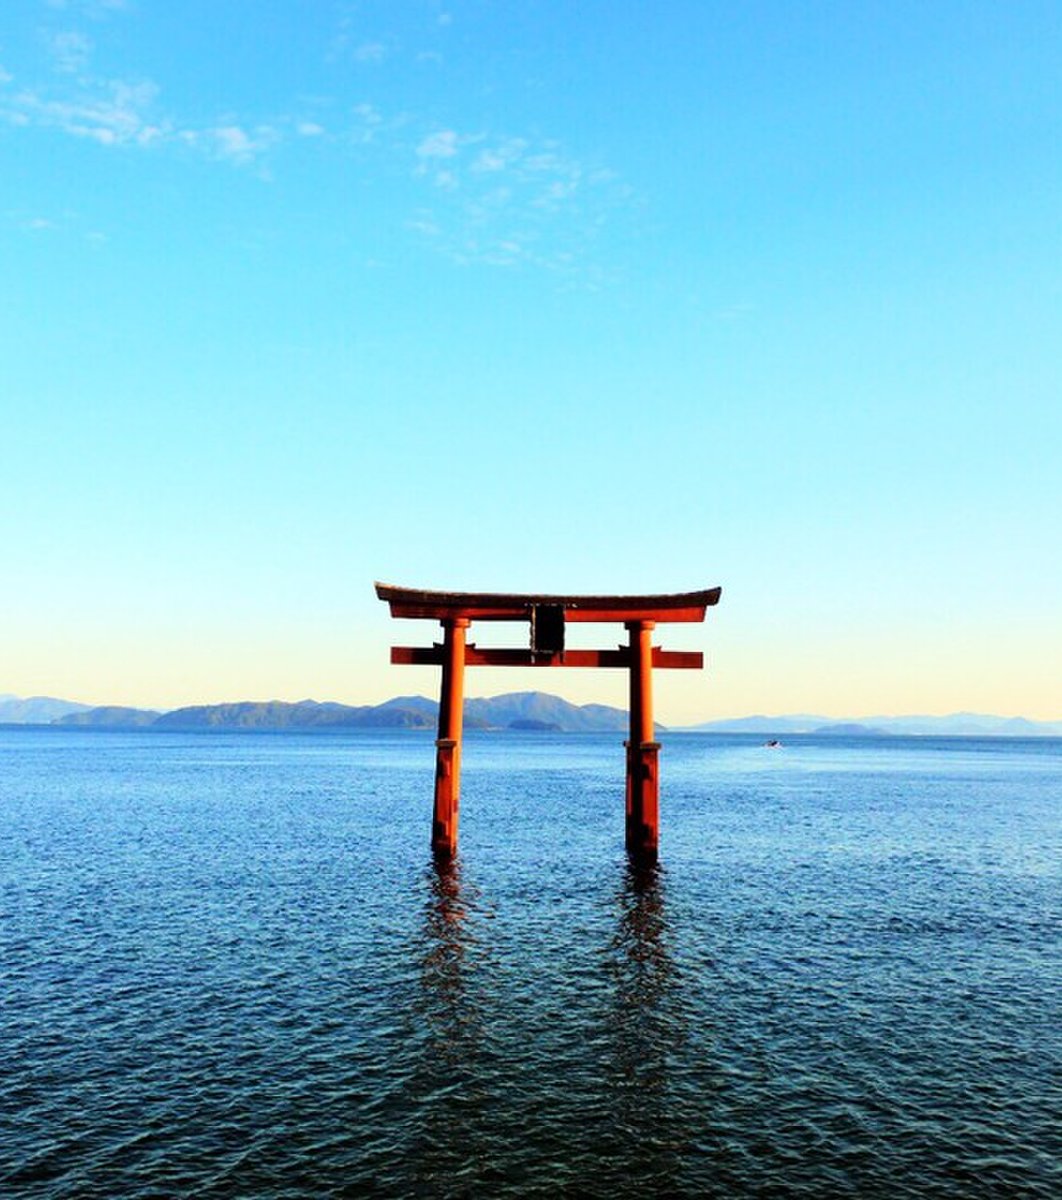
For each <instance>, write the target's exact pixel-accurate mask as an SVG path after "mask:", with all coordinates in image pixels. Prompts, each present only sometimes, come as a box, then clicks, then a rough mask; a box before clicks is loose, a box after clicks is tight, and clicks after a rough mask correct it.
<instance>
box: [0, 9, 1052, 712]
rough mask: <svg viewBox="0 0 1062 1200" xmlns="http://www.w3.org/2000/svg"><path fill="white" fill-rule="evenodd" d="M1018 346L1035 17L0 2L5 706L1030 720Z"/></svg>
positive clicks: (1028, 314) (1033, 339) (1039, 108)
mask: <svg viewBox="0 0 1062 1200" xmlns="http://www.w3.org/2000/svg"><path fill="white" fill-rule="evenodd" d="M1060 304H1062V6H1060V5H1059V4H1057V3H1046V2H1045V3H1036V2H1032V0H1014V2H1013V3H1008V4H999V3H979V2H977V0H973V2H965V3H957V2H953V0H941V2H940V3H936V4H932V5H926V4H916V3H911V2H908V0H895V2H891V3H859V4H855V3H851V4H846V3H833V2H830V3H824V4H816V5H793V4H787V3H782V2H767V0H752V2H750V3H741V4H738V3H703V2H692V0H674V2H672V3H667V4H650V3H648V2H634V0H613V2H610V3H605V2H604V0H588V2H587V3H582V4H578V5H572V4H565V3H560V2H558V0H524V2H523V3H520V4H502V3H492V2H490V0H455V2H453V3H445V2H442V0H439V2H436V0H398V2H395V0H391V2H383V0H361V2H357V3H318V4H312V5H300V4H295V3H293V2H291V0H276V2H275V3H270V4H268V5H252V4H248V3H238V2H231V0H230V2H225V0H222V2H221V3H210V4H207V3H204V2H202V0H189V2H188V3H183V4H180V5H163V4H161V3H158V2H157V0H13V2H12V3H10V4H8V5H6V6H5V8H4V12H3V15H2V16H0V470H2V478H3V499H4V502H3V505H2V506H0V547H2V558H0V562H2V564H3V565H2V567H0V596H2V598H3V621H2V624H0V692H2V693H13V694H17V695H21V696H30V695H42V694H43V695H52V696H59V697H63V698H67V699H73V700H79V701H82V702H86V703H94V704H130V705H137V706H143V707H159V708H172V707H177V706H179V705H183V704H193V703H216V702H221V701H234V700H244V699H255V700H265V699H274V698H275V699H282V700H299V699H303V698H306V697H313V698H315V699H318V700H338V701H342V702H345V703H350V704H367V703H376V702H379V701H381V700H384V699H387V698H388V697H391V696H394V695H399V694H410V693H422V694H425V695H429V696H435V695H436V694H437V686H438V681H437V674H436V672H435V671H434V670H431V669H424V668H416V669H414V668H410V667H391V666H390V664H389V660H388V648H389V647H390V646H391V645H392V644H405V645H418V644H419V645H426V644H429V643H430V642H431V641H432V640H434V638H435V637H436V636H437V632H438V631H437V628H435V627H433V626H432V624H431V623H427V622H409V621H403V622H398V621H392V620H391V619H390V617H389V616H388V613H387V609H386V607H385V606H384V605H383V604H381V603H380V602H379V601H378V600H377V599H376V597H375V594H374V590H373V581H374V580H383V581H385V582H389V583H396V584H403V585H408V586H414V587H424V588H439V589H456V590H483V591H513V592H519V591H527V592H562V593H579V592H591V593H609V592H673V591H686V590H692V589H698V588H705V587H710V586H715V585H721V587H722V589H723V594H722V599H721V602H720V604H719V606H718V607H717V608H715V609H710V610H709V612H708V619H707V621H706V623H705V624H704V625H700V626H681V625H661V626H659V627H658V631H657V637H656V639H655V640H656V641H657V642H658V643H659V644H660V645H663V646H665V647H672V648H675V649H702V650H704V651H705V654H706V658H707V660H708V669H707V670H706V671H705V672H686V671H680V672H665V671H660V672H657V673H656V676H655V688H656V703H657V715H658V717H659V719H660V720H661V721H662V722H664V723H673V724H683V723H692V722H695V721H702V720H709V719H712V718H716V717H727V716H740V715H745V714H748V713H761V712H762V713H771V714H777V713H784V712H811V713H821V714H823V715H826V716H836V717H859V716H865V715H871V714H890V713H895V714H899V713H927V714H932V713H947V712H954V711H960V710H962V711H976V712H991V713H998V714H1001V715H1022V716H1026V717H1029V718H1032V719H1041V720H1059V719H1062V683H1060V680H1062V631H1060V614H1062V555H1060V553H1059V526H1060V519H1062V404H1060V399H1062V396H1060V381H1062V370H1060V367H1062V321H1060ZM621 635H622V630H620V629H619V628H617V627H611V626H600V627H593V628H591V627H583V628H580V629H578V630H572V632H571V634H570V638H571V641H572V643H573V644H576V645H586V646H595V645H597V646H602V647H609V646H612V645H615V644H616V642H617V640H618V638H619V637H620V636H621ZM522 636H524V635H523V631H522V630H519V631H511V632H510V633H509V634H505V633H503V631H502V630H500V629H497V628H494V627H490V626H481V627H474V628H473V633H472V637H473V640H475V641H477V642H479V643H480V644H482V645H489V644H502V640H503V638H504V640H505V644H512V642H513V639H514V638H515V639H519V638H520V637H522ZM529 689H537V690H542V691H548V692H554V693H557V694H559V695H563V696H565V697H567V698H569V699H571V700H573V701H576V702H579V703H586V702H589V701H598V702H602V703H608V704H618V705H623V704H625V702H626V679H625V676H624V674H623V673H622V672H611V673H609V672H604V671H598V672H595V671H578V670H570V671H568V670H554V671H541V670H539V671H532V670H525V671H502V670H491V669H473V670H472V671H470V674H469V679H468V682H467V692H468V694H469V695H494V694H498V693H500V692H505V691H515V690H529Z"/></svg>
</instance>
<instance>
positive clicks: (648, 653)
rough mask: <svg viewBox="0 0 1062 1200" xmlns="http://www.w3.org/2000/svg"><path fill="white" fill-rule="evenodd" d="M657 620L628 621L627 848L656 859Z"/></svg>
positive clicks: (658, 800) (657, 812)
mask: <svg viewBox="0 0 1062 1200" xmlns="http://www.w3.org/2000/svg"><path fill="white" fill-rule="evenodd" d="M655 624H656V623H655V622H654V621H628V622H627V629H628V631H629V632H630V646H631V655H630V658H631V661H630V721H631V732H630V738H629V739H628V741H627V743H626V746H627V804H626V809H627V813H626V816H627V820H626V842H627V850H628V851H629V853H630V854H631V855H632V856H633V857H635V858H639V859H642V860H648V861H653V860H655V859H656V857H657V853H658V849H659V845H660V772H659V769H658V765H659V764H658V762H657V759H658V756H659V753H660V743H659V742H657V741H655V740H654V730H653V647H652V643H651V638H652V633H653V629H654V627H655Z"/></svg>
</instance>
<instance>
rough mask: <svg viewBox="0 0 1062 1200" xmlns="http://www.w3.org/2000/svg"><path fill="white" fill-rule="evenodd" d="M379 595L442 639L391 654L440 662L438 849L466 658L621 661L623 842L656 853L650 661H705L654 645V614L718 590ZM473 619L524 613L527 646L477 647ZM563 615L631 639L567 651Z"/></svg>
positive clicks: (700, 616) (449, 830)
mask: <svg viewBox="0 0 1062 1200" xmlns="http://www.w3.org/2000/svg"><path fill="white" fill-rule="evenodd" d="M376 594H377V596H378V597H379V598H380V599H381V600H385V601H386V602H387V603H388V604H389V605H390V606H391V616H393V617H411V618H420V619H427V620H435V621H439V622H440V624H441V625H442V628H443V641H442V643H438V642H436V643H435V644H434V645H433V646H424V647H418V646H394V647H392V649H391V662H393V663H410V664H416V665H429V664H438V665H439V666H441V667H442V689H441V693H440V699H439V737H438V740H437V741H436V743H435V745H436V754H435V812H434V818H433V821H432V834H431V844H432V849H433V850H434V851H435V853H436V854H438V855H441V856H442V857H448V856H450V855H452V854H453V853H454V852H455V851H456V849H457V821H458V813H459V799H460V786H461V779H460V773H461V726H462V716H463V710H464V676H465V666H466V665H467V666H496V667H626V668H627V669H628V670H629V672H630V739H629V740H628V742H627V793H626V795H627V801H626V811H627V821H626V830H627V833H626V840H627V850H628V851H629V852H630V854H631V855H632V856H633V857H635V858H637V859H641V860H646V861H652V860H654V859H655V858H656V856H657V846H658V842H659V834H660V815H659V777H658V771H657V754H658V752H659V750H660V744H659V743H658V742H656V741H654V740H653V690H652V668H653V667H687V668H694V669H699V668H701V667H703V666H704V656H703V655H702V654H701V653H700V652H699V651H675V650H661V649H660V648H659V647H658V646H653V645H652V641H651V639H652V631H653V629H654V627H655V625H656V623H657V622H658V621H703V620H704V614H705V609H706V608H707V607H708V606H709V605H713V604H718V603H719V594H720V589H719V588H709V589H707V590H706V591H701V592H681V593H678V594H676V595H667V596H540V595H505V594H499V593H494V592H425V591H416V590H414V589H412V588H400V587H392V586H390V585H388V584H383V583H378V584H377V585H376ZM473 621H526V622H527V623H528V624H529V626H530V629H531V645H530V648H529V649H528V650H510V649H495V650H492V649H482V650H481V649H480V648H479V647H477V646H475V645H472V644H470V643H469V642H468V641H467V631H468V627H469V626H470V625H471V623H472V622H473ZM569 621H578V622H607V621H618V622H622V624H623V625H624V626H625V627H626V629H627V631H628V633H629V635H630V640H629V644H628V645H627V646H620V647H619V648H618V649H616V650H566V649H565V647H564V629H565V624H566V623H567V622H569Z"/></svg>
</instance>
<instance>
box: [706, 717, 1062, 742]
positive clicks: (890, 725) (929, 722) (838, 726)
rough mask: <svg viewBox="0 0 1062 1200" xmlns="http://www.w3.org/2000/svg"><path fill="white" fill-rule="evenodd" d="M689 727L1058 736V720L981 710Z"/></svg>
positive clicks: (740, 720) (1061, 730) (741, 720)
mask: <svg viewBox="0 0 1062 1200" xmlns="http://www.w3.org/2000/svg"><path fill="white" fill-rule="evenodd" d="M690 728H691V729H695V730H699V731H703V732H706V733H763V734H773V735H774V736H775V737H777V736H778V735H779V734H793V733H815V734H836V735H838V736H848V737H857V736H864V737H889V736H912V735H914V736H928V737H933V736H936V737H1062V721H1030V720H1028V719H1027V718H1025V717H994V716H990V715H988V714H985V713H951V714H949V715H948V716H944V717H929V716H913V717H860V718H859V719H858V720H854V721H853V720H841V721H839V720H837V719H836V718H835V717H817V716H812V715H809V714H796V715H792V714H789V715H785V716H777V717H768V716H754V717H737V718H734V719H732V720H726V721H705V722H703V723H702V724H700V725H693V726H691V727H690Z"/></svg>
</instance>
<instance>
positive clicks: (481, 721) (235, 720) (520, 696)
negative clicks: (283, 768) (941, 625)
mask: <svg viewBox="0 0 1062 1200" xmlns="http://www.w3.org/2000/svg"><path fill="white" fill-rule="evenodd" d="M438 713H439V705H438V702H437V701H435V700H429V699H428V698H427V697H425V696H396V697H395V698H394V699H392V700H387V701H385V702H384V703H383V704H366V705H349V704H338V703H335V702H334V701H326V702H323V703H319V702H318V701H316V700H301V701H299V702H298V703H295V704H292V703H288V702H286V701H282V700H269V701H250V700H247V701H242V702H240V703H236V704H207V705H193V706H191V707H188V708H177V709H174V710H173V711H172V712H156V711H154V710H152V709H143V708H127V707H122V706H116V705H106V706H103V707H98V708H93V707H92V706H91V705H88V704H78V703H76V702H75V701H72V700H59V699H56V698H54V697H51V696H30V697H28V698H20V697H18V696H11V695H0V724H6V725H63V726H81V727H93V728H101V729H143V728H151V729H292V730H314V729H322V730H323V729H357V728H361V729H372V728H376V729H381V728H388V729H434V728H435V725H436V721H437V720H438ZM465 725H466V727H468V728H471V729H522V730H527V731H540V732H545V731H556V732H570V733H593V732H604V733H619V732H625V731H626V729H627V713H626V712H625V711H624V710H623V709H620V708H610V707H609V706H608V705H605V704H582V705H578V704H570V703H569V702H568V701H567V700H562V699H561V698H560V697H559V696H550V695H548V694H546V693H545V692H512V693H509V694H507V695H504V696H493V697H491V698H489V699H485V698H484V699H471V700H466V701H465ZM658 728H659V729H661V730H662V729H663V726H658ZM688 728H689V729H690V730H692V731H704V732H708V733H750V734H762V735H767V736H773V737H779V736H783V735H790V734H800V733H814V734H819V735H837V736H865V737H888V736H895V735H912V734H914V735H926V736H937V737H949V736H972V737H1062V721H1030V720H1027V719H1026V718H1024V717H996V716H990V715H986V714H982V713H952V714H951V715H950V716H944V717H932V716H911V717H861V718H859V719H858V720H838V719H836V718H832V717H822V716H813V715H809V714H795V715H794V714H788V715H783V716H774V717H772V716H751V717H738V718H734V719H730V720H723V721H706V722H704V723H702V724H700V725H694V726H690V727H688Z"/></svg>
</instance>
